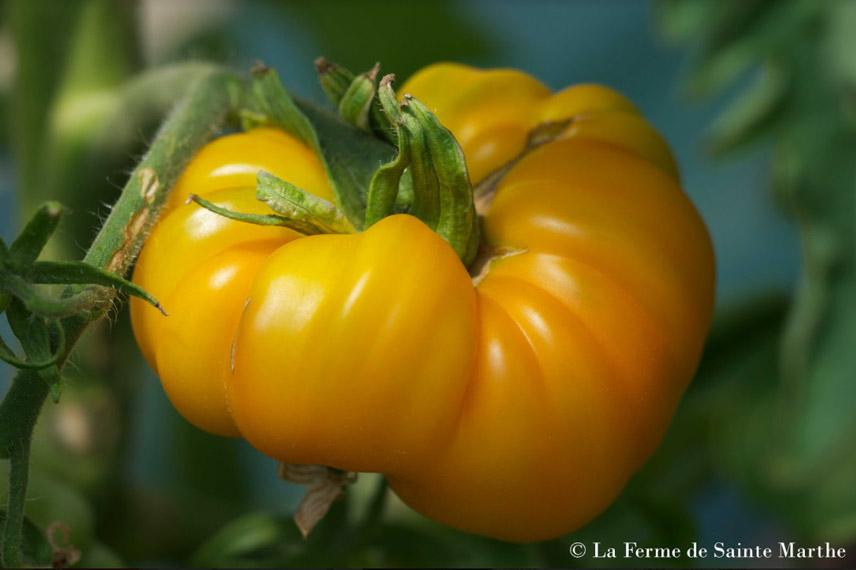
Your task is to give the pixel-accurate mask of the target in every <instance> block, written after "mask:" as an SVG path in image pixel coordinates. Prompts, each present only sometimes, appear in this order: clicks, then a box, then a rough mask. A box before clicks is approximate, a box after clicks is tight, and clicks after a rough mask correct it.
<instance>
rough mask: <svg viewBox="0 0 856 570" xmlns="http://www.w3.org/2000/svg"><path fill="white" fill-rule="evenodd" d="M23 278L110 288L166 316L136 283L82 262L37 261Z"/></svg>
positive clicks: (32, 280)
mask: <svg viewBox="0 0 856 570" xmlns="http://www.w3.org/2000/svg"><path fill="white" fill-rule="evenodd" d="M23 276H24V278H25V279H27V280H28V281H30V282H32V283H46V284H57V283H62V284H66V285H72V284H76V285H100V286H102V287H112V288H113V289H117V290H119V291H121V292H122V293H125V294H127V295H133V296H134V297H138V298H140V299H142V300H143V301H146V302H147V303H149V304H150V305H152V306H153V307H155V308H156V309H157V310H159V311H160V312H161V313H163V314H164V315H166V313H165V312H164V310H163V307H161V305H160V303H158V300H157V299H155V298H154V297H153V296H152V295H150V294H149V293H148V292H146V290H145V289H143V288H142V287H140V286H139V285H137V284H136V283H133V282H131V281H128V280H127V279H125V278H123V277H120V276H119V275H116V274H115V273H110V272H109V271H104V270H103V269H98V268H97V267H95V266H93V265H90V264H88V263H86V262H83V261H37V262H35V263H33V264H32V265H30V266H29V267H27V268H26V269H25V270H24V271H23Z"/></svg>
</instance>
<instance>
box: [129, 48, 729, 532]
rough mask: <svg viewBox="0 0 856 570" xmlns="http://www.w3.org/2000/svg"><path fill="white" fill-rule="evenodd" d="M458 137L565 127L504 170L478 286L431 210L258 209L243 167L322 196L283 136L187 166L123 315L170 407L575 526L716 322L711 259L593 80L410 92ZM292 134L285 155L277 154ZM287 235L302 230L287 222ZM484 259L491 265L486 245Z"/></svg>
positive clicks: (499, 513) (481, 83) (412, 491)
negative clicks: (335, 222)
mask: <svg viewBox="0 0 856 570" xmlns="http://www.w3.org/2000/svg"><path fill="white" fill-rule="evenodd" d="M401 92H402V93H404V92H409V93H412V94H413V95H414V96H415V97H417V98H419V99H420V100H422V101H423V102H424V103H425V104H426V105H427V106H428V107H429V108H430V109H432V110H433V111H434V112H435V113H436V115H437V116H438V117H439V119H440V120H441V122H444V124H445V125H446V126H447V127H448V128H450V130H451V131H452V132H453V133H454V134H455V136H456V138H457V139H458V140H459V141H460V143H461V146H462V148H463V150H464V154H465V156H466V159H467V163H468V166H469V170H470V174H471V179H472V180H473V182H477V181H479V180H480V179H481V178H483V177H484V176H485V175H487V174H488V173H490V172H492V171H494V170H496V169H498V168H499V167H501V166H502V165H503V164H504V163H505V162H507V161H508V160H510V159H513V158H515V157H517V156H518V155H519V154H520V153H521V152H522V151H523V149H524V147H525V145H526V138H527V133H528V132H529V131H530V130H531V129H532V128H534V127H536V126H538V125H539V124H541V123H544V122H545V121H554V122H555V121H563V120H565V119H571V118H572V119H573V120H572V121H571V122H570V124H569V126H568V128H566V129H565V131H564V132H563V136H562V137H561V138H560V139H559V140H555V141H553V142H549V143H547V144H544V145H542V146H540V147H538V148H537V149H535V150H533V151H531V152H529V153H528V154H527V155H526V156H525V157H524V158H522V160H520V161H519V162H518V163H517V164H516V165H515V166H514V167H513V168H512V169H511V170H510V171H509V172H508V174H507V175H506V176H505V177H504V178H503V180H502V181H501V183H500V184H499V186H498V187H497V189H496V193H495V198H494V200H493V202H492V204H491V205H490V206H489V209H488V210H487V211H486V212H485V213H484V216H483V226H482V228H483V234H482V240H483V246H484V247H483V252H484V254H483V256H482V257H483V258H482V261H484V262H485V263H486V264H487V265H486V271H484V272H482V273H480V274H479V276H478V278H477V279H476V280H475V281H476V282H474V281H473V280H472V279H471V277H470V275H469V274H468V272H467V268H466V267H464V266H463V264H462V263H461V261H460V259H459V258H458V257H457V256H456V255H455V253H454V251H453V250H452V249H451V247H450V246H449V245H448V244H447V243H446V242H445V241H444V240H443V239H442V238H440V237H439V236H438V235H436V234H435V233H433V232H432V231H431V230H430V229H429V228H428V227H427V226H425V225H424V224H423V223H422V222H421V221H419V220H418V219H416V218H414V217H412V216H409V215H401V214H399V215H393V216H390V217H387V218H384V219H382V220H381V221H380V222H378V223H376V224H374V225H372V226H371V227H370V228H369V229H368V230H366V231H364V232H362V233H358V234H348V235H321V236H301V235H300V234H297V233H296V232H293V231H291V230H287V229H282V228H270V227H258V226H251V225H247V224H242V223H240V222H235V221H232V220H228V219H225V218H222V217H219V216H217V215H215V214H212V213H210V212H208V211H207V210H203V209H200V208H199V207H197V206H196V205H195V204H191V205H183V204H182V203H181V202H182V201H183V199H184V197H186V195H187V194H188V193H190V192H193V193H197V194H202V195H203V196H204V197H205V198H207V199H208V200H211V201H212V202H215V203H216V204H218V205H221V206H225V207H228V208H230V209H232V210H240V211H245V212H256V213H262V212H266V211H268V210H267V209H266V206H264V205H262V204H261V203H259V202H257V201H255V200H254V199H253V187H254V185H255V170H257V169H258V168H263V169H264V170H268V171H271V172H273V173H274V174H276V175H277V176H279V177H281V178H283V179H285V180H287V181H289V182H291V183H293V184H295V185H297V186H300V187H302V188H304V189H307V190H309V191H311V192H312V193H314V194H316V195H317V196H320V197H323V198H325V199H331V196H332V193H331V190H330V188H329V186H328V185H327V183H326V180H325V178H324V170H323V167H322V166H321V164H320V162H319V161H318V159H317V158H315V157H314V156H312V154H311V153H309V151H308V150H307V149H306V148H305V147H303V146H302V145H300V144H299V143H297V142H296V141H295V140H294V139H292V138H291V137H289V136H288V135H285V134H282V133H277V132H272V131H267V130H262V131H251V132H249V133H245V134H237V135H229V136H227V137H224V138H222V139H219V140H217V141H215V142H213V143H211V144H210V145H209V146H208V147H206V148H204V149H203V150H202V151H201V152H200V154H199V156H198V157H197V158H196V159H194V161H193V162H192V163H191V165H190V166H189V167H188V169H187V171H186V172H185V174H184V175H183V177H182V179H181V181H180V182H179V185H178V188H177V189H176V191H175V196H176V197H175V198H174V199H173V201H172V202H171V205H170V208H169V210H168V211H167V213H166V214H165V216H164V217H163V218H162V219H161V220H160V221H159V222H158V224H157V225H156V227H155V228H154V229H153V231H152V234H151V236H150V237H149V239H148V241H147V244H146V246H145V248H144V250H143V252H142V254H141V256H140V259H139V261H138V264H137V269H136V272H135V275H134V280H135V281H136V282H137V283H139V284H140V285H142V286H143V287H144V288H146V289H147V290H149V291H150V292H151V293H153V294H154V295H155V296H156V297H158V298H159V299H160V300H161V302H162V303H163V305H164V307H166V309H167V310H168V311H170V313H171V314H170V316H169V317H168V318H163V317H161V316H160V315H159V314H158V313H157V311H155V310H154V309H152V308H151V307H149V306H148V305H146V304H144V303H142V302H139V301H137V300H136V299H132V318H133V324H134V331H135V333H136V335H137V338H138V340H139V342H140V346H141V348H142V350H143V352H144V354H145V355H146V358H147V359H148V361H149V363H150V364H151V365H152V367H153V368H154V369H155V370H156V371H157V373H158V375H159V376H160V378H161V380H162V382H163V384H164V387H165V389H166V391H167V393H168V395H169V397H170V398H171V400H172V401H173V403H174V404H175V406H176V408H178V410H179V411H180V412H181V413H182V414H183V415H184V416H185V417H187V418H188V419H189V420H190V421H192V422H193V423H195V424H196V425H198V426H199V427H201V428H203V429H206V430H208V431H211V432H214V433H219V434H223V435H238V434H240V435H241V436H243V437H244V438H246V439H247V440H248V441H249V442H250V443H251V444H252V445H253V446H255V447H256V448H257V449H259V450H260V451H261V452H263V453H264V454H266V455H268V456H270V457H273V458H276V459H277V460H279V461H283V462H286V463H303V464H309V463H312V464H324V465H329V466H332V467H337V468H340V469H345V470H349V471H372V472H381V473H385V474H386V475H387V476H388V478H389V481H390V484H391V486H392V488H393V489H394V490H395V491H396V493H398V495H399V496H400V497H401V498H402V499H403V500H404V501H405V502H407V503H408V504H410V505H411V506H413V507H414V508H415V509H417V510H419V511H420V512H422V513H424V514H426V515H428V516H430V517H432V518H434V519H436V520H439V521H441V522H444V523H447V524H449V525H451V526H454V527H457V528H460V529H463V530H467V531H470V532H475V533H480V534H485V535H489V536H494V537H498V538H502V539H506V540H513V541H533V540H542V539H547V538H551V537H555V536H558V535H561V534H565V533H568V532H570V531H572V530H574V529H576V528H578V527H579V526H581V525H583V524H585V523H586V522H587V521H589V520H590V519H591V518H593V517H594V516H596V515H597V514H598V513H600V512H601V511H602V510H603V509H604V508H606V507H607V506H608V505H609V504H610V503H611V502H612V501H613V499H614V498H615V497H616V496H617V495H618V493H619V492H620V491H621V489H622V488H623V486H624V485H625V484H626V482H627V480H628V479H629V478H630V476H631V475H632V474H633V473H634V472H635V471H636V470H637V469H638V468H639V466H640V465H642V463H644V461H645V460H646V459H647V458H648V457H649V456H650V455H651V453H652V452H653V451H654V449H655V448H656V446H657V445H658V443H659V442H660V440H661V438H662V436H663V433H664V431H665V429H666V427H667V426H668V423H669V421H670V419H671V416H672V413H673V410H674V408H675V406H676V404H677V402H678V400H679V398H680V396H681V394H682V392H683V390H684V388H685V387H686V384H687V382H688V381H689V380H690V378H691V377H692V375H693V372H694V370H695V367H696V365H697V363H698V359H699V356H700V352H701V348H702V345H703V342H704V339H705V336H706V334H707V330H708V327H709V324H710V319H711V313H712V306H713V293H714V291H713V281H714V260H713V252H712V249H711V245H710V240H709V237H708V234H707V231H706V229H705V227H704V224H703V222H702V220H701V218H700V217H699V215H698V214H697V212H696V211H695V209H694V207H693V205H692V203H691V202H690V200H689V199H688V198H687V196H686V195H685V194H684V193H683V191H682V190H681V188H680V187H679V185H678V182H677V170H676V168H675V166H674V161H673V159H672V157H671V154H670V153H669V151H668V149H667V148H666V147H665V145H664V143H663V142H662V140H661V139H660V137H659V136H658V135H657V134H656V133H655V132H654V131H653V129H651V127H650V126H648V125H647V123H645V122H644V120H643V119H642V118H641V117H640V116H639V114H638V112H637V111H636V110H635V109H634V108H633V106H632V105H631V104H630V103H629V102H627V100H626V99H624V98H623V97H621V96H620V95H618V94H616V93H614V92H612V91H610V90H608V89H606V88H603V87H599V86H593V85H585V86H577V87H571V88H568V89H566V90H564V91H561V92H559V93H557V94H555V95H551V94H550V93H549V92H548V90H547V89H546V88H545V87H544V86H543V85H541V84H540V83H538V82H537V81H535V80H534V79H532V78H530V77H528V76H526V75H524V74H522V73H520V72H516V71H509V70H500V71H477V70H473V69H471V68H467V67H464V66H459V65H451V64H443V65H438V66H432V67H430V68H427V69H426V70H424V71H422V72H420V73H419V74H417V75H416V76H415V77H414V79H413V80H411V82H409V83H408V84H406V85H405V87H404V88H403V89H402V90H401ZM286 149H288V150H286ZM298 238H299V239H298ZM486 258H489V259H486Z"/></svg>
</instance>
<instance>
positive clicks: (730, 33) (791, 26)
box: [689, 0, 824, 96]
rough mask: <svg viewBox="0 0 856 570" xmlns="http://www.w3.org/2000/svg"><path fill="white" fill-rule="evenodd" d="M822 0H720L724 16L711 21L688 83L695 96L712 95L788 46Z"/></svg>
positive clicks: (816, 10) (818, 7)
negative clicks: (817, 0)
mask: <svg viewBox="0 0 856 570" xmlns="http://www.w3.org/2000/svg"><path fill="white" fill-rule="evenodd" d="M823 4H824V3H823V2H815V1H814V0H793V1H791V2H769V1H767V0H747V1H741V2H718V3H717V6H718V10H720V11H721V16H720V18H718V21H717V20H714V22H713V23H712V26H713V32H712V33H711V39H710V41H709V42H708V43H706V44H705V45H704V47H703V49H702V52H701V54H700V55H699V57H698V60H697V61H696V63H695V69H694V71H693V73H692V77H691V79H690V82H689V88H690V91H691V92H692V93H693V94H695V95H697V96H698V95H710V94H712V93H714V92H716V91H719V90H722V89H724V88H725V87H726V86H728V85H729V84H730V83H732V82H734V81H736V80H737V79H738V78H739V77H740V76H741V75H742V74H743V73H745V72H746V71H748V70H749V69H751V68H752V67H753V66H756V65H758V64H759V63H760V62H761V61H762V60H763V58H765V57H766V56H767V55H769V54H770V53H773V52H775V51H776V50H779V49H782V48H783V47H784V46H788V45H789V44H790V43H791V42H792V41H793V38H794V35H795V34H797V33H798V32H799V30H800V28H801V27H802V26H804V25H805V23H806V21H807V20H810V19H812V18H813V17H814V16H816V15H817V13H818V12H819V11H820V10H821V9H822V8H823Z"/></svg>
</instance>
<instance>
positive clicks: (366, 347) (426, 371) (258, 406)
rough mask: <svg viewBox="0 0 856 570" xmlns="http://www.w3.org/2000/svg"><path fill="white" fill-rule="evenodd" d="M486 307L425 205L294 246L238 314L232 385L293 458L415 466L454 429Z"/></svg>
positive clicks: (233, 393) (239, 404)
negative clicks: (480, 307) (416, 212)
mask: <svg viewBox="0 0 856 570" xmlns="http://www.w3.org/2000/svg"><path fill="white" fill-rule="evenodd" d="M417 284H418V286H417ZM475 310H476V302H475V292H474V290H473V287H472V282H471V281H470V277H469V275H468V274H467V272H466V269H465V268H464V267H463V265H461V263H460V261H459V260H458V257H457V256H456V255H455V253H454V252H453V251H452V249H451V248H450V247H449V245H448V244H447V243H446V242H445V241H443V239H442V238H440V237H439V236H438V235H437V234H435V233H434V232H432V231H431V230H429V229H428V228H427V227H426V226H425V225H424V224H423V223H422V222H421V221H419V220H418V219H416V218H414V217H412V216H407V215H397V216H391V217H389V218H384V219H383V220H381V221H380V222H378V223H376V224H375V225H373V226H372V227H371V228H369V229H368V230H367V231H365V232H363V233H361V234H356V235H339V236H329V235H328V236H312V237H309V238H305V239H301V240H297V241H295V242H291V243H289V244H287V245H285V246H283V247H282V248H281V249H279V250H277V251H276V252H275V253H274V254H273V255H272V256H271V257H270V259H269V260H268V262H267V263H266V264H265V267H263V268H262V269H261V271H260V272H259V273H258V275H257V276H256V278H255V282H254V284H253V287H252V289H251V290H250V293H249V303H248V304H247V307H246V310H245V312H244V316H243V318H242V320H241V325H240V327H239V328H238V333H237V342H236V344H235V374H234V375H233V378H232V380H231V382H230V383H229V384H228V390H229V402H230V403H231V405H232V411H233V416H234V418H235V420H236V422H237V424H238V427H239V428H240V430H241V433H242V434H243V435H244V437H246V438H247V439H248V440H249V441H250V442H251V443H253V445H255V446H256V447H257V448H258V449H259V450H260V451H262V452H263V453H265V454H266V455H269V456H271V457H274V458H276V459H278V460H280V461H283V462H286V463H301V464H322V465H330V466H334V467H340V468H342V469H348V470H355V471H381V472H407V471H410V470H412V469H413V468H414V463H415V464H418V463H419V458H418V457H416V458H414V457H412V454H413V450H420V454H425V455H428V456H430V455H431V454H432V452H434V453H436V451H438V450H439V449H441V448H442V447H443V446H444V445H448V443H449V441H450V440H451V439H452V437H453V435H454V430H455V428H456V426H457V420H458V410H459V409H460V402H461V400H462V399H463V395H464V392H465V390H466V386H467V377H468V376H469V372H470V369H471V368H472V360H473V353H474V350H473V347H474V345H475V323H476V317H475ZM280 315H288V316H289V318H287V319H286V318H275V316H280Z"/></svg>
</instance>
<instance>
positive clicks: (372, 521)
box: [363, 475, 389, 528]
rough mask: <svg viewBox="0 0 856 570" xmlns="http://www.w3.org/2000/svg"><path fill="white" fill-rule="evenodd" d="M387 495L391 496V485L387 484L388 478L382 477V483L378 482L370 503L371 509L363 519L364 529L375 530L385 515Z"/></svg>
mask: <svg viewBox="0 0 856 570" xmlns="http://www.w3.org/2000/svg"><path fill="white" fill-rule="evenodd" d="M387 495H389V483H387V481H386V477H384V476H383V475H381V477H380V481H378V484H377V487H376V488H375V491H374V494H373V495H372V500H371V502H370V503H369V508H368V510H367V511H366V516H365V518H364V519H363V527H364V528H373V527H374V526H375V525H376V524H377V522H378V521H379V520H380V518H381V515H383V509H384V507H386V497H387Z"/></svg>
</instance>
